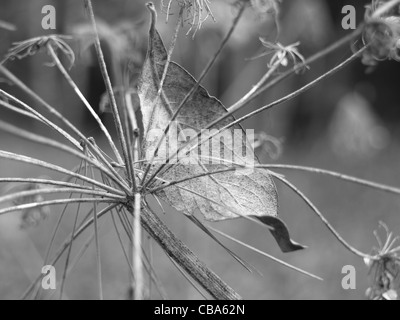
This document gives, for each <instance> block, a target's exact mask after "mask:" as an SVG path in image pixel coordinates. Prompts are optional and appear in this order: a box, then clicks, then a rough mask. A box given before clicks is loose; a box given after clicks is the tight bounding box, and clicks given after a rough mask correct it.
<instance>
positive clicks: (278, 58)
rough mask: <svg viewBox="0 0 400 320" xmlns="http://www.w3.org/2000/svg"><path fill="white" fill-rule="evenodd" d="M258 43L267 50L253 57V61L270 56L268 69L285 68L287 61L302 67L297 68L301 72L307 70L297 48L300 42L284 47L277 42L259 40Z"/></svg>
mask: <svg viewBox="0 0 400 320" xmlns="http://www.w3.org/2000/svg"><path fill="white" fill-rule="evenodd" d="M260 41H261V44H262V45H263V46H264V47H265V48H267V50H266V51H264V52H263V53H261V54H260V55H258V56H256V57H254V58H253V59H256V58H260V57H263V56H266V55H270V54H272V57H271V60H270V61H269V63H268V66H269V67H270V68H271V67H277V66H279V65H281V66H284V67H287V66H288V65H289V60H291V61H292V62H293V65H294V66H296V65H302V68H299V70H302V69H303V68H308V66H307V65H306V61H305V59H304V57H303V55H302V54H301V53H300V52H299V50H298V48H297V47H298V46H299V45H300V42H296V43H293V44H290V45H288V46H284V45H282V44H280V43H279V42H276V43H273V42H269V41H266V40H264V39H263V38H260Z"/></svg>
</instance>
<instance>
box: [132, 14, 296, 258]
mask: <svg viewBox="0 0 400 320" xmlns="http://www.w3.org/2000/svg"><path fill="white" fill-rule="evenodd" d="M153 19H154V18H153ZM154 26H155V21H152V25H151V28H150V38H149V49H148V54H147V57H146V60H145V63H144V66H143V70H142V75H141V79H140V83H139V90H138V94H139V98H140V102H141V112H142V121H143V129H144V134H143V141H142V149H141V151H142V159H146V160H148V161H149V159H151V157H152V155H153V153H154V151H155V150H156V146H157V142H158V139H159V138H160V137H161V136H162V133H163V131H164V129H165V128H166V127H167V125H168V123H169V122H170V120H171V119H172V116H173V114H174V112H175V111H176V110H177V108H178V106H179V104H180V102H181V101H182V100H183V99H184V97H185V96H186V94H187V93H188V92H189V91H190V90H191V88H192V87H193V86H194V85H195V83H196V80H195V79H194V78H193V77H192V76H191V75H190V74H189V73H188V72H187V71H186V70H184V69H183V68H182V67H181V66H179V65H178V64H176V63H174V62H170V64H169V67H168V72H167V76H166V79H165V82H164V86H163V93H162V95H161V97H158V96H157V93H158V91H159V83H160V79H161V77H162V74H163V72H164V67H165V64H166V62H167V51H166V49H165V47H164V44H163V42H162V40H161V37H160V35H159V34H158V32H157V30H156V29H155V27H154ZM226 113H227V110H226V109H225V107H224V106H223V105H222V104H221V102H220V101H218V100H217V99H216V98H214V97H210V96H209V94H208V92H207V91H206V90H205V89H204V88H203V87H201V86H200V87H199V88H198V89H197V90H196V91H195V92H194V94H193V95H192V97H191V98H190V99H189V100H188V101H187V102H186V104H185V106H184V107H183V108H182V110H181V111H180V113H179V115H178V116H177V118H176V121H175V122H173V123H172V124H171V127H170V130H169V133H168V135H167V137H166V138H165V139H164V142H165V143H163V144H162V145H161V147H160V148H159V149H158V152H157V157H158V158H157V159H158V161H155V162H153V165H152V168H151V172H154V171H155V170H156V169H157V168H158V167H159V166H160V165H161V163H162V162H163V161H164V160H165V158H168V157H169V156H171V154H174V152H175V151H176V150H177V149H178V148H180V147H182V146H184V145H185V144H186V143H187V141H189V140H190V139H191V138H193V137H195V136H196V135H197V134H198V133H199V132H202V138H201V139H204V138H205V137H207V136H209V135H210V134H211V133H212V132H207V131H206V130H204V129H206V128H207V127H208V124H209V123H211V122H212V121H213V120H215V119H217V118H219V117H221V116H223V115H224V114H226ZM232 121H234V118H233V117H232V116H230V117H228V118H227V119H225V120H224V121H221V122H220V123H218V124H217V125H216V126H214V127H212V128H210V129H211V130H217V129H221V128H223V127H224V126H225V125H227V124H229V123H231V122H232ZM186 137H189V139H186ZM221 137H223V139H221ZM193 145H195V143H192V144H191V146H193ZM188 150H189V148H188V147H186V148H185V151H183V152H180V153H179V154H178V155H177V159H175V161H173V160H172V162H170V163H169V164H168V166H166V169H163V171H161V172H160V174H159V175H158V178H161V179H163V180H166V181H176V180H181V179H185V178H190V177H193V176H195V175H199V174H203V173H205V172H214V171H218V170H222V169H226V168H229V167H232V166H233V165H234V164H233V163H240V164H246V165H248V166H254V164H258V163H259V162H258V159H257V158H256V157H255V155H254V152H253V149H252V144H251V143H250V142H249V141H248V139H247V138H246V134H245V132H244V130H243V129H242V128H241V127H240V126H239V125H235V126H233V127H231V128H230V129H227V130H225V131H223V132H222V133H221V134H220V135H217V136H216V137H214V138H212V139H210V140H209V142H207V143H204V144H203V145H202V146H201V147H198V148H196V149H194V150H193V151H192V152H191V153H190V154H189V155H187V151H188ZM178 159H179V161H178ZM217 159H218V160H217ZM221 159H222V160H221ZM143 166H144V167H146V166H147V163H146V162H145V163H144V164H143ZM162 183H163V182H162V181H156V182H155V186H157V185H161V184H162ZM156 195H157V196H158V197H160V198H161V199H163V200H165V201H166V202H168V203H169V204H170V205H172V206H173V207H174V208H176V209H177V210H179V211H182V212H184V213H185V214H187V215H193V214H194V213H195V211H197V210H199V211H200V212H201V213H202V214H203V216H204V218H205V219H207V220H210V221H222V220H226V219H232V218H238V217H241V216H242V217H243V216H246V217H256V218H258V219H259V220H260V221H261V222H263V223H265V224H267V225H268V226H270V227H272V228H273V230H272V235H273V236H274V237H275V239H276V240H277V242H278V244H279V246H280V248H281V250H282V251H284V252H288V251H295V250H299V249H303V246H301V245H299V244H297V243H294V242H292V241H291V239H290V237H289V232H288V230H287V228H286V226H285V224H284V223H283V222H282V221H281V220H280V219H279V218H278V213H277V211H278V196H277V192H276V188H275V185H274V182H273V180H272V178H271V176H270V175H269V173H268V171H267V170H264V169H254V168H253V169H251V170H246V171H245V172H243V171H230V172H224V173H219V174H213V175H207V176H203V177H200V178H195V179H191V180H187V181H185V182H182V183H180V184H178V185H175V186H170V187H167V188H165V189H162V190H160V191H158V192H157V193H156Z"/></svg>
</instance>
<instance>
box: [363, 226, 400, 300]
mask: <svg viewBox="0 0 400 320" xmlns="http://www.w3.org/2000/svg"><path fill="white" fill-rule="evenodd" d="M379 226H380V227H381V228H383V229H384V231H385V233H386V240H385V242H382V240H381V238H380V236H379V234H378V232H377V231H374V235H375V238H376V240H377V241H378V245H379V247H378V248H374V249H373V251H374V252H373V255H372V256H371V258H370V259H365V264H366V265H367V267H369V269H370V275H371V279H372V286H371V287H370V288H369V289H368V290H367V297H368V298H369V299H372V300H398V298H399V296H398V295H399V289H400V256H399V252H400V246H398V247H395V245H396V243H398V241H399V239H400V238H399V237H393V233H392V232H390V231H389V228H388V227H387V226H386V224H384V223H382V222H380V223H379Z"/></svg>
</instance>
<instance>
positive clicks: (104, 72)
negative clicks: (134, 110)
mask: <svg viewBox="0 0 400 320" xmlns="http://www.w3.org/2000/svg"><path fill="white" fill-rule="evenodd" d="M84 3H85V7H86V9H87V10H88V13H89V18H90V22H91V24H92V27H93V30H94V45H95V49H96V53H97V58H98V62H99V66H100V70H101V74H102V76H103V80H104V84H105V86H106V89H107V93H108V97H109V100H110V105H111V108H112V111H113V116H114V122H115V128H116V129H117V134H118V140H119V142H120V144H121V148H122V153H123V156H124V160H125V165H126V168H127V171H128V174H129V175H130V173H131V171H132V170H133V169H132V164H131V163H129V161H128V148H129V146H128V145H127V144H126V140H125V135H124V132H123V127H122V122H121V118H120V115H119V111H118V106H117V102H116V100H115V95H114V91H113V87H112V85H111V81H110V77H109V75H108V71H107V66H106V63H105V60H104V55H103V51H102V49H101V45H100V38H99V33H98V30H97V24H96V19H95V17H94V12H93V6H92V1H91V0H84Z"/></svg>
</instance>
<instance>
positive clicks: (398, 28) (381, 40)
mask: <svg viewBox="0 0 400 320" xmlns="http://www.w3.org/2000/svg"><path fill="white" fill-rule="evenodd" d="M399 14H400V1H381V0H374V1H373V2H372V3H371V4H370V5H368V6H367V7H366V12H365V26H364V30H363V36H362V40H363V44H364V45H368V48H367V50H365V51H364V54H363V56H362V62H363V63H364V64H365V65H368V66H375V65H377V63H378V62H379V61H384V60H396V61H399V62H400V17H399Z"/></svg>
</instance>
